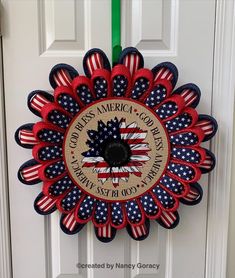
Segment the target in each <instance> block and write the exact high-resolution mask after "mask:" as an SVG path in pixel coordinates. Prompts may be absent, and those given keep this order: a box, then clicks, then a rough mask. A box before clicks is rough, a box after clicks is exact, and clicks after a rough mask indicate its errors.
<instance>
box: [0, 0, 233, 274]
mask: <svg viewBox="0 0 235 278" xmlns="http://www.w3.org/2000/svg"><path fill="white" fill-rule="evenodd" d="M1 65H2V60H1V57H0V111H1V112H0V181H1V183H2V186H0V276H2V277H4V278H11V277H12V271H11V248H10V228H9V222H10V221H9V219H10V218H9V204H8V179H7V157H6V147H5V146H6V145H5V144H6V140H5V113H4V93H3V86H2V84H3V82H2V72H1ZM234 84H235V3H234V1H228V0H217V1H216V19H215V43H214V69H213V96H212V111H211V112H212V115H213V116H214V117H215V118H216V119H217V121H218V125H219V131H218V133H217V135H216V136H215V139H214V140H213V142H212V144H211V148H212V151H213V153H214V154H215V155H216V157H217V167H216V171H214V172H213V173H212V174H211V175H210V183H209V197H208V218H207V246H206V269H205V278H226V261H227V238H228V224H229V201H230V185H231V174H232V168H231V165H232V147H233V146H232V145H233V144H232V143H233V125H234V117H233V111H234Z"/></svg>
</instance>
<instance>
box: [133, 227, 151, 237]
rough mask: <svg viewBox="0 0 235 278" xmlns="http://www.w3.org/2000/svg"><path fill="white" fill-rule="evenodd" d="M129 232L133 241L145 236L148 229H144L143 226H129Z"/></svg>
mask: <svg viewBox="0 0 235 278" xmlns="http://www.w3.org/2000/svg"><path fill="white" fill-rule="evenodd" d="M131 232H132V234H133V237H134V238H135V239H137V238H141V237H143V236H146V235H147V233H148V229H147V228H146V226H145V224H143V225H139V226H131Z"/></svg>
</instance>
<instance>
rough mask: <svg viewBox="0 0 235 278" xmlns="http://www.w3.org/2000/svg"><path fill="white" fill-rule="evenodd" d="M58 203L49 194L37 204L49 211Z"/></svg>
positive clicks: (42, 209) (43, 209)
mask: <svg viewBox="0 0 235 278" xmlns="http://www.w3.org/2000/svg"><path fill="white" fill-rule="evenodd" d="M55 203H56V200H53V199H51V198H50V197H48V196H43V197H42V198H41V199H40V200H39V201H38V202H37V203H36V206H37V207H38V208H39V209H40V210H41V211H43V212H47V211H49V210H50V209H51V208H52V207H53V206H54V205H55Z"/></svg>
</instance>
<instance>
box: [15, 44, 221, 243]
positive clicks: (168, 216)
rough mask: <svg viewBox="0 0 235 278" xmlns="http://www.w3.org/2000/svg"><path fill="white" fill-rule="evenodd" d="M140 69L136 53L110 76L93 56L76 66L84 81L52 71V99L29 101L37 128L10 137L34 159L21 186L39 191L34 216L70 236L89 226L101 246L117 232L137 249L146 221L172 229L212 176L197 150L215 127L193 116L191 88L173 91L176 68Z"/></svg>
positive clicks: (67, 70)
mask: <svg viewBox="0 0 235 278" xmlns="http://www.w3.org/2000/svg"><path fill="white" fill-rule="evenodd" d="M143 66H144V61H143V57H142V55H141V53H140V52H139V51H138V50H137V49H135V48H131V47H129V48H126V49H124V50H123V51H122V53H121V55H120V58H119V61H118V64H116V65H115V66H114V67H113V68H112V69H111V66H110V63H109V61H108V58H107V56H106V55H105V53H104V52H103V51H101V50H100V49H91V50H90V51H88V52H87V53H86V55H85V57H84V60H83V67H84V72H85V75H86V76H82V75H79V74H78V72H77V71H76V70H75V69H74V68H73V67H71V66H70V65H67V64H58V65H56V66H54V67H53V68H52V70H51V72H50V75H49V80H50V84H51V86H52V88H53V89H54V92H53V94H51V93H48V92H45V91H41V90H36V91H33V92H31V93H30V94H29V97H28V107H29V109H30V110H31V111H32V112H33V113H34V114H36V115H37V116H39V117H41V118H42V120H41V121H40V122H37V123H30V124H25V125H22V126H21V127H20V128H18V130H17V131H16V133H15V139H16V142H17V143H18V144H19V145H20V146H22V147H24V148H30V149H32V155H33V159H31V160H29V161H27V162H25V163H24V164H23V165H22V166H21V167H20V169H19V171H18V178H19V180H20V181H21V182H22V183H24V184H27V185H32V184H36V183H39V182H41V181H42V182H43V186H42V192H41V193H40V194H39V195H38V196H37V198H36V199H35V203H34V208H35V210H36V211H37V212H38V213H39V214H42V215H47V214H50V213H52V212H54V211H55V210H57V209H58V210H59V211H60V212H61V220H60V226H61V228H62V230H63V231H64V232H65V233H67V234H75V233H77V232H79V231H80V230H81V229H82V228H83V227H84V226H85V224H86V223H87V222H88V221H92V222H93V224H94V228H95V234H96V236H97V238H98V239H99V240H100V241H103V242H109V241H111V240H113V239H114V237H115V235H116V231H117V230H118V229H122V228H124V227H126V229H127V232H128V234H129V235H130V236H131V237H132V238H133V239H135V240H143V239H145V238H146V237H147V236H148V234H149V229H150V221H149V220H150V219H153V220H156V221H157V222H158V223H159V224H160V225H161V226H163V227H164V228H167V229H171V228H174V227H176V226H177V224H178V223H179V214H178V212H177V208H178V206H179V202H181V203H183V204H186V205H195V204H198V203H199V202H200V201H201V199H202V194H203V191H202V188H201V186H200V185H199V184H198V183H197V181H198V180H199V179H200V176H201V174H204V173H208V172H209V171H211V170H212V169H213V168H214V166H215V157H214V155H213V154H212V153H211V152H210V151H209V150H207V149H205V148H203V147H201V146H200V144H201V142H203V141H207V140H209V139H211V138H212V137H213V136H214V135H215V133H216V130H217V123H216V121H215V120H214V119H213V118H212V117H210V116H208V115H198V113H197V112H196V110H195V107H196V106H197V105H198V103H199V100H200V95H201V93H200V90H199V88H198V87H197V86H196V85H194V84H191V83H190V84H186V85H183V86H181V87H179V88H178V89H176V90H174V91H173V88H174V87H175V85H176V82H177V79H178V71H177V68H176V67H175V65H173V64H172V63H170V62H164V63H161V64H158V65H157V66H155V67H154V68H153V69H152V70H149V69H146V68H143Z"/></svg>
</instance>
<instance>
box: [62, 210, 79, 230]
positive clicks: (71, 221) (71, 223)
mask: <svg viewBox="0 0 235 278" xmlns="http://www.w3.org/2000/svg"><path fill="white" fill-rule="evenodd" d="M62 223H63V225H64V226H65V227H66V228H67V229H68V230H69V231H70V232H72V231H73V229H74V228H75V226H76V223H77V222H76V220H75V217H74V211H73V212H72V213H69V214H68V215H67V216H66V217H65V218H64V219H63V221H62Z"/></svg>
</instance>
